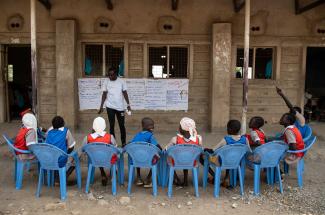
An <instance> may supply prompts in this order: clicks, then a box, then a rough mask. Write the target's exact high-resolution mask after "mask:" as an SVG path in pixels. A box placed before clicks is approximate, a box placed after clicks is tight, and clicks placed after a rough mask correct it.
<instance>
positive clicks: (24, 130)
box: [14, 113, 37, 160]
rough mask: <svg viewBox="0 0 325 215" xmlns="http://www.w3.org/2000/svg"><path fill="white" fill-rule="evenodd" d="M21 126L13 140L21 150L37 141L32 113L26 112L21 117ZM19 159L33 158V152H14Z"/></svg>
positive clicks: (35, 123)
mask: <svg viewBox="0 0 325 215" xmlns="http://www.w3.org/2000/svg"><path fill="white" fill-rule="evenodd" d="M22 123H23V125H22V127H21V128H20V129H19V131H18V134H17V136H16V138H15V141H14V146H15V147H16V148H18V149H21V150H28V147H29V146H30V145H31V144H35V143H37V134H36V129H37V121H36V118H35V116H34V115H33V114H30V113H26V114H25V115H24V116H23V118H22ZM16 154H17V155H18V157H19V158H20V159H21V160H32V159H34V158H35V156H34V155H33V154H22V153H20V152H16Z"/></svg>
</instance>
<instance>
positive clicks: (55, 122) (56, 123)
mask: <svg viewBox="0 0 325 215" xmlns="http://www.w3.org/2000/svg"><path fill="white" fill-rule="evenodd" d="M64 124H65V123H64V119H63V118H62V117H61V116H55V117H54V118H53V119H52V126H53V128H54V129H58V128H61V127H64Z"/></svg>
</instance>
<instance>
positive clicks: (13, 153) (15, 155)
mask: <svg viewBox="0 0 325 215" xmlns="http://www.w3.org/2000/svg"><path fill="white" fill-rule="evenodd" d="M2 136H3V138H4V139H5V140H6V143H7V145H8V147H9V151H10V152H11V154H12V155H13V156H14V157H16V158H17V154H16V152H21V153H26V154H29V153H31V152H30V151H29V150H21V149H18V148H16V147H15V146H14V142H13V141H12V139H11V138H9V137H8V136H7V135H5V134H3V135H2Z"/></svg>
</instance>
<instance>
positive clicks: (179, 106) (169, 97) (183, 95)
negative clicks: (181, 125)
mask: <svg viewBox="0 0 325 215" xmlns="http://www.w3.org/2000/svg"><path fill="white" fill-rule="evenodd" d="M187 109H188V79H168V80H167V89H166V110H187Z"/></svg>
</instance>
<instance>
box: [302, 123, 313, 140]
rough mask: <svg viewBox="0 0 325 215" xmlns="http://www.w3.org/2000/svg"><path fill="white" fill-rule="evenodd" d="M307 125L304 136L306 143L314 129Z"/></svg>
mask: <svg viewBox="0 0 325 215" xmlns="http://www.w3.org/2000/svg"><path fill="white" fill-rule="evenodd" d="M305 127H306V131H305V135H304V136H303V137H302V138H303V139H304V142H305V143H306V142H307V141H308V140H309V139H310V138H311V135H312V134H313V131H312V129H311V127H310V126H309V125H305Z"/></svg>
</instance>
